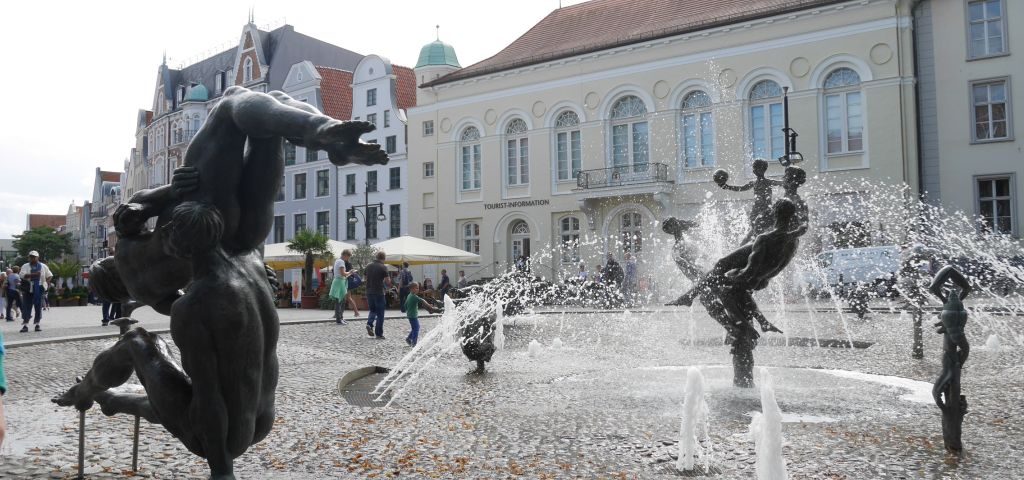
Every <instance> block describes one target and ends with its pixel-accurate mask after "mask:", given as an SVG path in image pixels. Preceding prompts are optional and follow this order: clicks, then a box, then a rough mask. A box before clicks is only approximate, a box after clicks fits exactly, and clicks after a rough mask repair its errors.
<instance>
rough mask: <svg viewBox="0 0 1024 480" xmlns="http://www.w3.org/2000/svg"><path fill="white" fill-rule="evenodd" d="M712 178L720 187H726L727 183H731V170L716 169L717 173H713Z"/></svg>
mask: <svg viewBox="0 0 1024 480" xmlns="http://www.w3.org/2000/svg"><path fill="white" fill-rule="evenodd" d="M711 179H712V180H714V181H715V184H716V185H718V186H719V187H722V188H725V184H726V183H729V172H726V171H725V170H722V169H718V170H715V173H714V174H712V175H711Z"/></svg>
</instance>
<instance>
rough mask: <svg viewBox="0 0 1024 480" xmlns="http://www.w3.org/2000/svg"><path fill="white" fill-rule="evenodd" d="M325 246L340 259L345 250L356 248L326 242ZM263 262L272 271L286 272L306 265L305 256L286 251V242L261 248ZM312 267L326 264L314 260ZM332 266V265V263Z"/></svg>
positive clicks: (321, 260)
mask: <svg viewBox="0 0 1024 480" xmlns="http://www.w3.org/2000/svg"><path fill="white" fill-rule="evenodd" d="M327 246H328V247H329V248H330V249H331V252H332V253H334V258H340V257H341V252H342V251H343V250H345V249H348V250H355V249H356V246H355V245H352V244H351V243H345V242H339V241H337V240H328V241H327ZM263 262H264V263H266V264H267V265H270V268H273V269H274V270H287V269H289V268H303V267H305V265H306V256H305V255H303V254H301V253H299V252H294V251H291V250H289V249H288V242H284V243H268V244H267V245H264V246H263ZM313 265H314V266H315V267H317V268H322V267H325V266H327V265H328V262H327V261H325V260H324V259H322V258H314V260H313ZM332 265H333V263H332Z"/></svg>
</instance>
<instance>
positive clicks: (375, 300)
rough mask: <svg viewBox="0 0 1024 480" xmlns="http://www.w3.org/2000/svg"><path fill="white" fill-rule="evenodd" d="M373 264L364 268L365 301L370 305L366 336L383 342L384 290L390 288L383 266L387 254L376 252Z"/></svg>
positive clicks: (386, 268)
mask: <svg viewBox="0 0 1024 480" xmlns="http://www.w3.org/2000/svg"><path fill="white" fill-rule="evenodd" d="M376 257H377V258H376V259H374V261H373V263H371V264H369V265H367V266H366V301H367V302H368V303H369V304H370V305H369V306H370V313H369V314H368V315H367V316H366V335H367V336H369V337H370V338H376V339H377V340H384V308H385V303H384V289H385V287H387V288H390V287H391V279H390V278H389V277H388V267H387V266H386V265H384V259H386V258H387V254H385V253H384V251H383V250H380V251H378V252H377V255H376Z"/></svg>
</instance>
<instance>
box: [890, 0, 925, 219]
mask: <svg viewBox="0 0 1024 480" xmlns="http://www.w3.org/2000/svg"><path fill="white" fill-rule="evenodd" d="M923 1H924V0H911V1H910V4H909V9H908V11H907V13H908V15H909V16H910V41H911V43H910V52H911V58H912V60H913V63H912V68H913V72H912V73H913V75H914V109H915V115H914V125H915V127H916V128H915V130H916V131H915V132H914V137H915V138H914V143H915V145H916V146H917V198H918V200H921V201H923V200H924V196H925V191H924V158H923V156H922V140H921V85H920V82H918V81H917V57H918V53H917V34H916V31H917V22H916V17H915V14H914V10H916V9H917V7H918V6H919V5H920V4H921V2H923ZM896 14H897V16H896V18H897V22H898V21H899V5H897V7H896ZM896 42H897V43H896V45H897V51H899V52H903V48H902V35H897V36H896ZM903 73H904V72H903V61H902V59H901V61H900V62H899V75H900V78H901V79H902V78H903ZM901 83H902V80H901ZM904 107H905V104H904V101H903V86H902V85H900V123H901V125H906V123H905V121H906V119H905V116H906V113H905V112H904ZM900 137H901V140H902V141H903V142H904V143H903V144H904V145H906V143H905V142H906V131H905V130H904V129H903V128H901V129H900ZM904 149H905V147H904ZM904 151H906V150H904ZM903 168H904V181H906V180H907V177H909V172H908V166H907V162H906V161H904V167H903Z"/></svg>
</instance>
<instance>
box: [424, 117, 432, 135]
mask: <svg viewBox="0 0 1024 480" xmlns="http://www.w3.org/2000/svg"><path fill="white" fill-rule="evenodd" d="M423 136H424V137H432V136H434V121H433V120H424V121H423Z"/></svg>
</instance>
